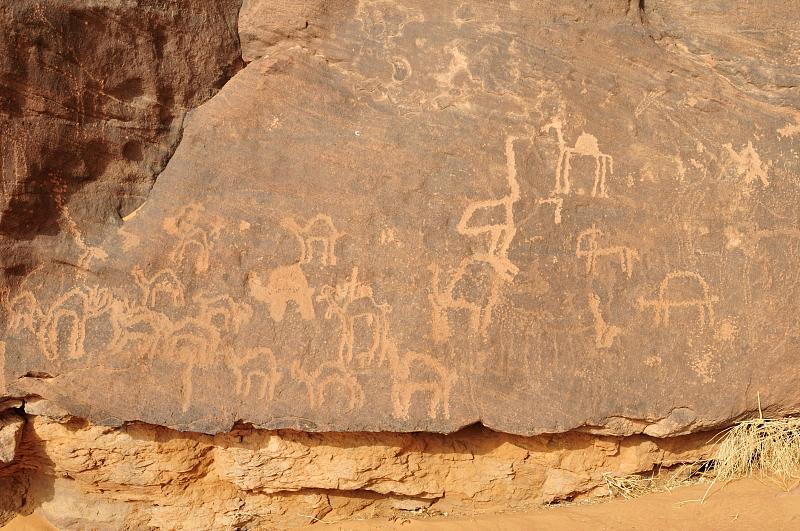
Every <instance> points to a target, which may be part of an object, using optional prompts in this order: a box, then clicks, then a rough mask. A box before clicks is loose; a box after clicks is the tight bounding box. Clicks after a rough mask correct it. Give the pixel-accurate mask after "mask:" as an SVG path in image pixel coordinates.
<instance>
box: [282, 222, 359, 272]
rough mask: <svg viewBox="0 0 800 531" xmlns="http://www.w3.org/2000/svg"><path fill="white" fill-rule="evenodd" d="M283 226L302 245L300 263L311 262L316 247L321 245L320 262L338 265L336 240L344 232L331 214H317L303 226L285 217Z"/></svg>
mask: <svg viewBox="0 0 800 531" xmlns="http://www.w3.org/2000/svg"><path fill="white" fill-rule="evenodd" d="M281 227H283V228H284V229H286V230H288V231H289V232H291V233H292V234H293V235H294V236H295V238H297V241H298V243H299V245H300V263H303V264H310V263H311V262H312V261H313V259H314V255H315V252H314V247H315V246H316V245H321V247H322V249H321V251H320V253H319V259H320V263H322V265H336V240H338V239H339V238H341V237H342V236H344V233H341V232H339V231H338V230H336V226H335V225H334V224H333V220H332V219H331V217H330V216H326V215H325V214H317V215H316V216H314V217H313V218H311V219H310V220H309V221H308V222H307V223H306V224H305V225H302V226H301V225H299V224H298V223H297V222H296V221H295V220H293V219H292V218H284V219H283V220H282V221H281Z"/></svg>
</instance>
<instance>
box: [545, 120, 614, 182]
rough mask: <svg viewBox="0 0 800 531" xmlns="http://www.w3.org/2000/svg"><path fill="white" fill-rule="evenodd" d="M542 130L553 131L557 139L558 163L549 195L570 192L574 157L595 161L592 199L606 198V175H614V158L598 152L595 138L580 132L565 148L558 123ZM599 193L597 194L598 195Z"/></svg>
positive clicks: (598, 148) (598, 146)
mask: <svg viewBox="0 0 800 531" xmlns="http://www.w3.org/2000/svg"><path fill="white" fill-rule="evenodd" d="M542 129H545V130H548V131H549V130H550V129H555V131H556V136H557V139H558V150H559V153H558V161H557V162H556V175H555V186H554V187H553V191H552V193H551V195H567V194H569V193H571V192H572V185H571V183H570V174H571V172H572V165H571V164H570V160H571V159H572V157H574V156H586V157H593V158H594V159H595V172H594V183H593V185H592V197H608V188H607V186H606V174H608V175H614V158H613V157H612V156H611V155H607V154H605V153H603V152H602V151H600V144H599V143H598V141H597V137H595V136H594V135H590V134H589V133H587V132H585V131H584V132H582V133H581V134H580V136H578V139H577V140H576V141H575V145H574V146H571V147H570V146H567V144H566V142H565V141H564V135H563V132H562V125H561V123H560V122H553V123H550V124H548V125H546V126H544V127H543V128H542ZM598 192H599V193H598Z"/></svg>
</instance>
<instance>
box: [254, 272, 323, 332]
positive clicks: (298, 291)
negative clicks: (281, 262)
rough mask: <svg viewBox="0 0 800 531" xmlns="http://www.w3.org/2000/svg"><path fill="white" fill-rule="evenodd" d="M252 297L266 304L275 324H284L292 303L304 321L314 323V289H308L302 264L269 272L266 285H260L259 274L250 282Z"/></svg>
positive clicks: (255, 274)
mask: <svg viewBox="0 0 800 531" xmlns="http://www.w3.org/2000/svg"><path fill="white" fill-rule="evenodd" d="M247 285H248V289H249V291H250V295H251V296H252V297H253V298H254V299H255V300H257V301H260V302H263V303H266V304H267V307H268V308H269V315H270V317H271V318H272V320H273V321H275V322H281V321H283V318H284V316H285V315H286V309H287V308H288V306H289V302H294V303H295V305H296V306H297V309H298V311H299V312H300V317H302V318H303V320H305V321H310V320H311V319H314V317H315V312H314V301H313V299H312V296H313V294H314V288H312V287H310V286H309V285H308V279H307V278H306V275H305V273H304V272H303V269H302V268H301V267H300V264H299V263H295V264H291V265H287V266H278V267H276V268H275V269H272V270H271V271H270V272H269V276H268V277H267V284H266V285H264V284H262V283H261V278H260V277H259V276H258V274H257V273H254V274H251V275H250V276H249V278H248V281H247Z"/></svg>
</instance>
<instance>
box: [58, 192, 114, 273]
mask: <svg viewBox="0 0 800 531" xmlns="http://www.w3.org/2000/svg"><path fill="white" fill-rule="evenodd" d="M65 195H66V185H65V184H64V183H63V182H61V180H60V179H56V180H55V182H54V183H53V201H54V202H55V204H56V206H57V208H58V211H59V212H60V214H61V220H62V221H63V223H64V226H65V228H66V231H67V233H69V235H70V236H71V237H72V240H73V241H74V242H75V245H76V246H77V247H78V249H79V250H80V255H79V257H78V262H77V264H76V265H77V266H78V268H79V269H89V266H90V265H91V263H92V260H105V259H106V258H108V253H106V251H105V250H103V249H102V248H100V247H95V246H92V245H89V244H87V243H86V241H85V240H84V238H83V233H81V231H80V229H79V228H78V224H77V223H76V222H75V220H74V219H73V218H72V214H71V213H70V210H69V207H67V204H66V202H65V201H64V196H65Z"/></svg>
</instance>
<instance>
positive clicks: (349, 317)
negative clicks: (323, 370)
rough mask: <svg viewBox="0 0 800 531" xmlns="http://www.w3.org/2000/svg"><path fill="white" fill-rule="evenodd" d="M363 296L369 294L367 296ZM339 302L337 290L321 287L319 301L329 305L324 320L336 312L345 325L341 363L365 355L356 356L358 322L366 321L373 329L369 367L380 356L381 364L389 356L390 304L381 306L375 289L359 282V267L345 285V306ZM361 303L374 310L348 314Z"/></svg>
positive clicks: (367, 356) (368, 357) (341, 335)
mask: <svg viewBox="0 0 800 531" xmlns="http://www.w3.org/2000/svg"><path fill="white" fill-rule="evenodd" d="M362 293H368V295H367V294H362ZM336 299H337V289H336V288H334V287H332V286H323V287H322V288H320V294H319V295H318V296H317V301H320V302H325V303H326V304H327V305H328V309H327V311H326V312H325V319H330V318H331V317H332V316H333V313H336V314H337V315H338V316H339V319H340V320H341V322H342V325H341V330H340V333H339V361H340V362H341V363H342V364H343V365H348V364H350V363H351V362H352V361H353V357H354V355H361V354H362V353H361V352H359V353H356V354H354V353H353V348H354V343H355V324H356V323H357V322H358V320H359V319H366V320H367V321H368V323H369V325H371V326H372V345H370V348H369V349H368V350H367V351H366V353H367V354H366V359H367V364H371V363H372V362H373V361H374V359H375V354H378V363H382V362H383V360H384V358H385V355H386V341H387V338H388V335H389V323H388V319H387V318H386V314H387V313H389V312H390V311H391V307H390V306H389V305H388V304H378V303H377V302H376V301H375V298H374V297H373V296H372V288H370V287H369V286H367V285H366V284H361V283H360V282H358V267H354V268H353V270H352V272H351V274H350V280H349V281H348V282H347V284H346V293H345V295H344V298H343V304H341V305H340V304H339V302H338V301H337V300H336ZM359 300H365V301H367V304H368V305H370V306H372V307H373V308H374V309H375V311H373V312H362V313H357V314H356V313H351V312H350V311H349V310H350V307H351V306H352V305H353V304H354V303H356V301H359Z"/></svg>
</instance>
